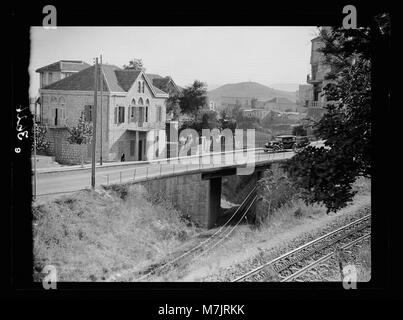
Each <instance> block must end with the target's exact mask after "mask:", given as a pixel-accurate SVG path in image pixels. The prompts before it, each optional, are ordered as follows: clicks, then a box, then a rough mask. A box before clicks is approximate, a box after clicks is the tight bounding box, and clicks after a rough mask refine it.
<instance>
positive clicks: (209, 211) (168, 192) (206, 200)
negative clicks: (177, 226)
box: [141, 173, 221, 227]
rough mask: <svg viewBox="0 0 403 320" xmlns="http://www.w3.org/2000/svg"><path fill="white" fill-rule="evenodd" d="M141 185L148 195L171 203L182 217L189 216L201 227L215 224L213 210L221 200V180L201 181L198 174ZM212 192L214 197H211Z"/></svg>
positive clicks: (152, 181)
mask: <svg viewBox="0 0 403 320" xmlns="http://www.w3.org/2000/svg"><path fill="white" fill-rule="evenodd" d="M214 180H218V179H214ZM141 184H142V185H143V186H145V188H146V189H147V191H148V192H149V193H150V194H152V195H155V196H158V195H159V196H161V197H163V198H165V199H166V200H169V201H171V202H172V203H173V204H174V205H175V206H176V207H177V208H178V209H180V210H181V211H182V213H183V214H184V215H189V217H190V218H191V219H192V220H193V221H195V222H197V223H199V224H201V225H202V226H205V227H211V226H212V225H213V223H214V222H215V218H216V217H215V214H216V210H215V209H216V208H217V205H218V208H219V206H220V200H221V178H220V179H219V182H218V181H213V182H212V180H202V179H201V174H200V173H198V174H188V175H180V176H175V177H169V178H161V179H155V180H150V181H146V182H142V183H141ZM218 184H219V186H218ZM212 185H213V188H211V186H212ZM214 185H215V187H214ZM212 191H214V195H215V196H214V197H212V196H211V192H212ZM217 201H218V204H217Z"/></svg>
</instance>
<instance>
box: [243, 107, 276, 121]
mask: <svg viewBox="0 0 403 320" xmlns="http://www.w3.org/2000/svg"><path fill="white" fill-rule="evenodd" d="M269 113H270V111H269V110H265V109H244V110H242V115H243V116H244V117H247V118H255V119H263V118H264V117H266V116H267V115H268V114H269Z"/></svg>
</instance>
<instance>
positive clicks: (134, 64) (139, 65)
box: [123, 58, 146, 71]
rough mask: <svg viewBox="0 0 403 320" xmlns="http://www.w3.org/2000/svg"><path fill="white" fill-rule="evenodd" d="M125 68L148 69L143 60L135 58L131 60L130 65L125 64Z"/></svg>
mask: <svg viewBox="0 0 403 320" xmlns="http://www.w3.org/2000/svg"><path fill="white" fill-rule="evenodd" d="M123 69H125V70H136V71H141V70H142V71H146V69H145V68H144V65H143V60H141V59H136V58H134V59H133V60H130V61H129V64H128V65H123Z"/></svg>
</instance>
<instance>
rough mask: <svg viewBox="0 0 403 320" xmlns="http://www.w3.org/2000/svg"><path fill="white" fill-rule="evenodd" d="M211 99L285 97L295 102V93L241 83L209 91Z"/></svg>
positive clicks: (250, 83) (255, 84)
mask: <svg viewBox="0 0 403 320" xmlns="http://www.w3.org/2000/svg"><path fill="white" fill-rule="evenodd" d="M207 95H208V97H209V99H211V100H214V99H217V98H218V99H219V98H220V97H254V98H256V99H258V100H269V99H272V98H274V97H284V98H287V99H290V100H292V101H293V102H295V100H296V94H295V92H289V91H281V90H275V89H272V88H270V87H267V86H265V85H262V84H260V83H256V82H240V83H231V84H225V85H223V86H221V87H218V88H216V89H214V90H211V91H208V93H207Z"/></svg>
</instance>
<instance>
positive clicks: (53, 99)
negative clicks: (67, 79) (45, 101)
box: [50, 97, 57, 108]
mask: <svg viewBox="0 0 403 320" xmlns="http://www.w3.org/2000/svg"><path fill="white" fill-rule="evenodd" d="M50 106H51V108H56V107H57V98H56V97H51V98H50Z"/></svg>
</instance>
